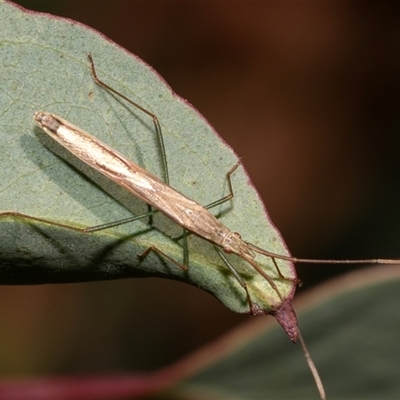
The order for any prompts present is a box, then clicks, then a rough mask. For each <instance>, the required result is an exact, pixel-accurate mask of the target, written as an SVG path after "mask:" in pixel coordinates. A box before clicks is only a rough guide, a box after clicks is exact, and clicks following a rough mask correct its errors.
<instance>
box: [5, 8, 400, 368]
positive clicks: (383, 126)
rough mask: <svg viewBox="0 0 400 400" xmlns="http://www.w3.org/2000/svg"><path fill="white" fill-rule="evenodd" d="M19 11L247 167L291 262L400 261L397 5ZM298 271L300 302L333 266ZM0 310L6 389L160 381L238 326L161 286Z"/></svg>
mask: <svg viewBox="0 0 400 400" xmlns="http://www.w3.org/2000/svg"><path fill="white" fill-rule="evenodd" d="M18 3H19V4H21V5H23V6H25V7H27V8H29V9H34V10H39V11H44V12H49V13H53V14H56V15H59V16H63V17H68V18H71V19H74V20H77V21H80V22H82V23H84V24H87V25H89V26H91V27H93V28H95V29H97V30H98V31H100V32H102V33H103V34H105V35H106V36H108V37H109V38H110V39H112V40H113V41H115V42H116V43H119V44H120V45H122V46H124V47H126V48H127V49H128V50H130V51H131V52H133V53H135V54H136V55H138V56H139V57H141V58H142V59H143V60H145V61H146V62H147V63H148V64H150V65H152V66H153V67H154V68H155V69H156V70H157V71H158V72H159V73H160V74H161V75H162V76H163V77H164V78H165V80H166V81H167V82H168V83H169V84H170V85H171V87H172V88H173V90H174V91H175V92H176V93H178V94H179V95H180V96H182V97H183V98H186V99H188V100H189V101H190V102H191V103H192V104H193V105H194V107H196V108H197V109H198V110H199V111H200V112H201V113H202V114H203V115H204V116H205V117H206V118H207V119H208V120H209V121H210V123H211V124H212V125H213V126H214V127H215V128H216V130H217V131H218V132H219V134H220V135H221V136H222V137H223V138H224V139H225V140H226V142H228V143H229V144H230V145H231V146H232V147H233V148H234V149H235V151H236V153H237V154H238V155H240V156H242V157H243V158H244V164H245V166H246V168H247V170H248V172H249V175H250V176H251V178H252V180H253V182H254V184H255V186H256V187H257V189H258V190H259V192H260V193H261V196H262V197H263V199H264V202H265V204H266V207H267V209H268V212H269V214H270V216H271V218H272V220H273V221H274V223H275V224H276V225H277V227H278V228H279V230H280V231H281V233H282V235H283V237H284V238H285V240H286V243H287V244H288V246H289V248H290V250H291V252H292V253H293V254H294V255H295V256H298V257H307V258H372V257H380V258H383V257H386V258H400V247H399V246H398V239H399V238H400V234H399V233H398V232H400V212H399V210H398V204H399V200H400V179H399V178H400V165H399V157H398V149H399V144H400V140H399V138H400V24H399V17H400V8H399V6H398V5H397V4H396V3H390V2H321V3H316V2H309V3H307V2H298V3H296V2H294V3H290V2H282V3H280V2H273V3H270V2H268V3H267V2H266V3H262V2H261V3H260V2H254V3H251V2H245V3H225V2H216V3H213V2H194V3H193V2H187V3H186V2H126V1H101V2H100V1H98V2H96V1H80V2H75V1H74V2H72V1H54V2H48V1H18ZM298 271H299V276H300V277H301V278H302V279H303V281H304V287H303V289H301V290H306V289H307V288H309V287H310V286H311V285H312V284H314V283H316V282H318V281H320V280H322V279H326V278H327V277H329V276H331V275H333V274H340V273H343V272H344V271H345V268H342V267H336V266H318V265H312V266H299V268H298ZM0 311H1V318H0V342H1V343H2V346H1V347H2V348H1V350H0V372H1V374H2V375H3V376H4V375H6V376H10V375H18V376H19V375H23V374H26V373H42V374H44V373H49V372H51V373H57V372H71V371H73V372H79V371H88V372H89V371H90V372H94V371H110V370H113V371H116V370H135V369H140V370H145V369H151V368H156V367H159V366H161V365H165V364H167V363H169V362H171V361H173V360H176V359H177V358H179V357H181V356H183V355H185V354H187V353H188V352H189V351H190V350H193V349H195V348H197V347H199V346H200V345H201V344H204V343H207V342H209V341H210V340H212V338H214V337H216V336H218V335H220V334H223V332H225V331H227V330H228V329H229V328H230V327H232V326H233V325H235V324H237V323H239V322H240V321H244V320H247V316H240V315H235V314H233V313H232V312H230V311H229V310H226V309H225V308H224V307H222V306H221V305H220V304H219V303H218V302H217V301H216V300H215V299H214V298H212V297H211V296H210V295H208V294H206V293H203V292H201V291H200V290H197V289H195V288H193V287H191V286H188V285H184V284H181V283H177V282H172V281H167V280H160V279H142V280H139V279H137V280H125V281H115V282H100V283H97V282H96V283H85V284H75V285H71V284H69V285H54V286H41V287H1V289H0ZM288 344H289V342H288Z"/></svg>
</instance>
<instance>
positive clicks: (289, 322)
mask: <svg viewBox="0 0 400 400" xmlns="http://www.w3.org/2000/svg"><path fill="white" fill-rule="evenodd" d="M270 314H271V315H272V316H273V317H275V319H276V320H277V321H278V323H279V324H280V325H281V327H282V328H283V330H284V331H285V332H286V334H287V335H288V336H289V338H290V340H291V341H292V342H293V343H296V341H297V338H298V336H299V328H298V324H297V316H296V313H295V311H294V309H293V306H292V304H291V303H290V302H289V301H287V300H286V301H284V302H283V303H282V304H281V305H280V306H279V308H278V309H277V310H276V311H272V312H270Z"/></svg>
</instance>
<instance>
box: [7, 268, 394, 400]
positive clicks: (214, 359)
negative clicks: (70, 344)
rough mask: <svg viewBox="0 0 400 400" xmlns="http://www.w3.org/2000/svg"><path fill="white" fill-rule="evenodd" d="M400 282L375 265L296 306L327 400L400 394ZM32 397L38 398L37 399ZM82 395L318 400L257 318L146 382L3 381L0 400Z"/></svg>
mask: <svg viewBox="0 0 400 400" xmlns="http://www.w3.org/2000/svg"><path fill="white" fill-rule="evenodd" d="M399 284H400V269H399V267H398V266H391V267H374V268H370V269H365V270H360V271H358V272H355V273H354V272H353V273H351V274H348V275H345V276H342V277H340V278H338V279H335V280H332V281H330V282H328V283H326V284H324V285H321V286H320V287H318V288H316V289H314V290H312V291H310V292H308V293H306V294H304V295H302V296H298V298H297V299H296V301H295V305H297V306H298V307H297V308H298V309H299V319H300V325H301V328H302V333H303V336H304V338H305V340H306V342H307V345H308V348H309V350H310V353H311V355H312V357H313V359H314V361H315V363H316V365H317V368H318V370H319V372H320V374H321V377H322V380H323V382H324V385H325V389H326V392H327V398H328V399H332V400H334V399H337V400H339V399H347V400H356V399H376V400H378V399H396V398H397V397H398V393H399V391H400V379H399V378H400V348H399V346H398V340H397V339H398V332H399V329H400V315H399V313H398V312H397V303H398V292H399V290H398V289H399ZM99 388H100V389H99ZM37 393H40V397H35V396H36V394H37ZM82 393H85V399H87V400H90V399H92V400H94V399H102V398H113V399H118V398H121V399H122V398H127V397H129V398H153V399H170V400H171V399H185V400H188V399H196V400H199V399H210V398H212V399H213V400H214V399H215V400H216V399H229V400H232V399H236V400H259V399H288V400H289V399H310V400H311V399H318V398H319V396H318V394H317V391H316V388H315V385H314V381H313V379H312V377H311V374H310V371H309V370H308V366H307V364H306V361H305V358H304V354H303V353H302V351H301V347H300V346H299V345H296V346H294V345H291V344H290V342H289V341H288V338H287V337H286V336H285V335H284V334H283V332H282V330H281V329H279V327H278V325H277V324H276V322H275V321H274V320H273V319H272V318H269V319H266V318H254V319H252V320H251V321H249V322H248V323H245V324H244V325H243V326H241V327H239V328H237V329H235V330H233V331H232V332H230V333H229V334H227V335H225V336H224V337H222V338H221V339H219V340H216V341H215V342H213V343H211V344H209V345H207V346H205V347H204V348H202V349H200V350H199V351H197V352H195V353H194V354H192V355H190V356H189V357H187V358H185V359H183V360H181V361H179V362H177V363H175V364H173V365H171V366H169V367H167V368H165V369H162V370H159V371H157V372H155V373H150V374H147V375H145V374H140V375H135V374H131V375H119V376H102V377H86V378H85V377H83V376H80V377H79V378H74V377H69V378H48V379H31V380H19V381H9V382H5V381H3V382H2V383H1V384H0V397H1V398H24V399H25V400H33V399H38V398H40V399H41V400H44V399H53V398H55V397H57V398H60V399H61V398H64V399H75V398H81V397H79V395H81V394H82ZM17 394H18V395H19V397H17ZM61 395H62V396H64V397H62V396H61ZM11 396H14V397H11ZM74 396H76V397H74ZM107 396H108V397H107Z"/></svg>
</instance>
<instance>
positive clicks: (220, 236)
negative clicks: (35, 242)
mask: <svg viewBox="0 0 400 400" xmlns="http://www.w3.org/2000/svg"><path fill="white" fill-rule="evenodd" d="M89 61H90V64H91V72H92V77H93V79H94V81H95V82H96V83H97V84H98V85H100V86H102V87H103V88H105V89H106V90H108V91H110V92H112V93H114V94H116V95H118V96H120V97H121V98H123V99H124V100H126V101H127V102H129V103H130V104H132V105H133V106H135V107H137V108H139V109H140V110H141V111H143V112H144V113H145V114H147V115H148V116H149V117H151V118H152V120H153V123H154V127H155V131H156V133H157V137H158V141H159V144H160V149H161V162H162V164H163V167H164V177H163V178H164V180H162V179H160V178H158V177H156V176H155V175H153V174H151V173H150V172H148V171H147V170H145V169H143V168H142V167H140V166H139V165H137V164H135V163H133V162H132V161H130V160H128V159H127V158H126V157H124V156H123V155H122V154H120V153H118V152H117V151H116V150H114V149H112V148H111V147H110V146H108V145H106V144H105V143H103V142H101V141H100V140H98V139H96V138H95V137H93V136H92V135H90V134H89V133H87V132H85V131H83V130H82V129H80V128H78V127H76V126H74V125H73V124H71V123H70V122H68V121H66V120H65V119H63V118H62V117H59V116H57V115H55V114H51V113H47V112H42V111H38V112H36V113H35V115H34V121H35V122H36V124H37V125H38V126H39V127H40V128H42V129H43V130H44V131H45V132H46V133H47V134H48V135H49V136H51V137H52V138H53V139H54V140H56V141H57V142H58V143H60V144H61V145H62V146H64V147H65V148H66V149H67V150H69V151H70V152H71V153H72V154H74V155H75V156H77V157H78V158H80V159H81V160H82V161H84V162H85V163H87V164H88V165H90V166H92V167H93V168H95V169H96V170H98V171H99V172H101V173H102V174H104V175H105V176H106V177H108V178H110V179H112V180H113V181H114V182H116V183H117V184H118V185H120V186H121V187H123V188H125V189H126V190H127V191H129V192H131V193H132V194H134V195H135V196H136V197H138V198H139V199H141V200H142V201H144V202H145V203H147V204H148V205H149V206H150V207H151V208H150V209H149V211H148V212H147V213H145V214H143V215H140V216H134V217H131V218H128V219H125V220H123V221H116V222H111V223H107V224H103V225H99V226H95V227H90V228H85V229H80V228H75V227H71V226H68V225H64V224H60V223H57V222H54V221H48V220H45V219H42V218H37V217H33V216H29V215H25V214H21V213H18V212H6V213H1V214H0V217H3V216H7V215H8V216H10V215H11V216H19V217H23V218H26V219H30V220H34V221H39V222H44V223H48V224H52V225H56V226H61V227H65V228H69V229H74V230H78V231H81V232H85V233H87V232H95V231H99V230H103V229H108V228H111V227H114V226H117V225H121V224H125V223H128V222H132V221H134V220H137V219H140V218H144V217H152V215H154V214H155V213H157V212H162V213H163V214H165V215H166V216H167V217H169V218H170V219H171V220H173V221H174V222H175V223H176V224H177V225H179V226H181V227H182V228H183V229H184V233H183V235H182V237H181V238H182V241H183V262H182V263H181V262H178V261H177V260H175V259H173V258H172V257H170V256H169V255H168V254H167V253H165V252H164V251H163V250H161V249H159V248H157V247H155V246H150V247H149V248H148V249H146V250H145V251H144V252H143V253H142V254H139V258H141V259H144V258H145V257H147V256H148V255H149V254H150V253H151V252H154V253H157V254H158V255H160V256H162V257H165V258H166V259H168V260H170V261H171V262H173V263H175V264H176V265H177V266H178V267H179V268H181V269H183V270H185V269H187V268H188V267H189V253H188V246H187V236H188V234H190V233H193V234H195V235H197V236H199V237H201V238H203V239H205V240H207V241H209V242H211V243H212V244H213V245H214V248H215V250H216V251H217V253H218V254H219V255H220V257H221V258H222V260H223V262H224V263H225V265H226V266H227V267H228V268H229V270H230V271H231V273H232V274H233V275H234V277H235V278H236V279H237V281H238V282H239V284H240V285H241V286H242V288H243V290H244V291H245V294H246V298H247V302H248V305H249V310H250V313H251V314H252V315H256V314H271V315H273V316H274V317H275V318H276V319H277V321H278V322H279V323H280V324H281V326H282V327H283V329H284V330H285V332H286V333H287V334H288V336H289V337H290V339H291V340H292V341H293V342H296V340H297V339H299V340H300V342H301V345H302V347H303V350H304V353H305V355H306V359H307V362H308V364H309V367H310V369H311V371H312V374H313V376H314V379H315V381H316V384H317V387H318V390H319V392H320V396H321V398H323V399H324V398H325V393H324V389H323V386H322V383H321V380H320V378H319V375H318V372H317V370H316V367H315V366H314V363H313V362H312V360H311V357H310V355H309V353H308V350H307V348H306V346H305V343H304V340H303V338H302V336H301V334H300V332H299V329H298V326H297V319H296V315H295V312H294V310H293V308H292V306H291V304H290V301H291V297H292V296H283V295H282V294H281V291H280V290H279V289H278V287H277V285H276V283H275V279H280V280H288V281H292V283H293V285H295V284H296V283H297V280H296V278H294V277H285V276H284V275H283V274H282V273H281V271H280V269H279V266H278V263H277V261H276V260H279V259H280V260H285V261H289V262H313V263H317V262H318V263H321V262H322V263H330V264H331V263H336V264H337V263H345V264H350V263H397V261H395V260H381V259H374V260H343V261H341V260H309V259H298V258H294V257H291V256H284V255H280V254H275V253H272V252H269V251H267V250H264V249H262V248H260V247H258V246H255V245H254V244H251V243H249V242H246V241H245V240H243V239H242V238H241V236H240V234H239V233H237V232H233V231H231V230H230V229H229V228H227V227H226V226H225V225H223V224H222V222H221V221H220V220H219V219H218V218H216V217H215V216H214V215H213V214H212V213H211V212H210V211H209V209H210V208H212V207H215V206H217V205H219V204H222V203H224V202H226V201H229V200H230V199H232V198H233V195H234V194H233V187H232V182H231V175H232V174H233V173H234V172H235V171H236V170H237V168H238V167H239V166H240V162H239V163H237V164H235V165H234V166H233V167H232V168H231V169H230V170H229V171H228V173H227V174H226V177H227V182H228V187H229V193H228V195H226V196H225V197H223V198H221V199H219V200H217V201H214V202H213V203H211V204H209V205H207V206H205V207H204V206H202V205H200V204H199V203H197V202H196V201H194V200H192V199H190V198H188V197H186V196H185V195H183V194H181V193H179V192H178V191H176V190H175V189H173V188H172V187H171V186H169V175H168V168H167V157H166V152H165V147H164V143H163V137H162V131H161V126H160V123H159V121H158V118H157V116H156V115H154V114H152V113H151V112H149V111H148V110H146V109H144V108H143V107H141V106H140V105H139V104H136V103H135V102H133V101H132V100H130V99H129V98H127V97H126V96H124V95H123V94H121V93H119V92H117V91H116V90H114V89H113V88H112V87H110V86H108V85H107V84H106V83H104V82H103V81H101V80H100V79H99V78H98V77H97V73H96V69H95V65H94V62H93V59H92V57H91V55H89ZM224 253H228V254H229V253H232V254H236V255H237V256H239V257H240V258H242V259H243V260H245V261H246V262H247V263H248V264H249V265H250V266H251V267H252V268H253V269H254V270H255V271H256V273H258V274H259V275H260V276H262V277H263V278H264V279H265V280H266V281H267V282H268V284H269V285H270V287H271V288H272V290H273V291H274V292H275V293H276V295H277V297H278V299H279V301H278V302H277V303H276V304H274V305H272V306H271V307H270V308H269V309H266V308H265V307H263V305H261V306H260V304H259V303H258V301H257V299H254V298H253V297H252V296H251V295H250V293H249V290H248V286H247V283H246V281H245V279H244V278H243V277H242V276H241V275H240V274H239V273H238V272H237V271H236V269H235V268H234V266H233V265H232V264H231V262H230V261H229V260H228V258H227V257H226V256H225V254H224ZM257 254H260V255H262V256H266V257H269V258H270V259H271V260H272V262H273V263H274V266H275V268H276V271H277V278H275V277H272V276H270V275H269V274H268V273H266V272H265V271H264V270H263V268H262V266H260V265H259V263H258V262H257V260H256V255H257Z"/></svg>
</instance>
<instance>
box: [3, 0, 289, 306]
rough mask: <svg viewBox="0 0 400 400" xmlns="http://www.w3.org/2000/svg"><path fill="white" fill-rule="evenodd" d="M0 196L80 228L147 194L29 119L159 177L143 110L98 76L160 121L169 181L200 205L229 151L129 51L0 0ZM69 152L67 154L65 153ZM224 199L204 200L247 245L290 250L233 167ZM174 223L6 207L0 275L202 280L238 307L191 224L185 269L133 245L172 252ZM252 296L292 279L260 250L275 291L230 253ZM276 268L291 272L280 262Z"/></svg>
mask: <svg viewBox="0 0 400 400" xmlns="http://www.w3.org/2000/svg"><path fill="white" fill-rule="evenodd" d="M0 18H1V23H0V57H1V60H2V73H1V74H0V110H1V114H0V136H1V137H0V140H1V157H0V163H1V166H0V168H1V171H3V173H2V179H1V181H0V207H1V210H2V211H3V212H10V211H15V212H19V213H23V214H27V215H30V216H35V217H38V218H43V219H46V220H49V221H53V222H57V223H63V224H66V225H68V226H73V227H81V228H83V227H90V226H95V225H98V224H103V223H108V222H113V221H117V220H120V219H123V218H126V217H129V216H131V215H132V214H134V215H135V214H136V215H140V214H141V213H143V212H145V211H146V210H147V208H146V205H144V204H143V203H141V202H140V201H139V200H138V199H135V198H133V197H132V196H131V195H129V194H128V193H126V192H124V191H122V190H121V189H120V188H119V187H118V186H117V185H115V184H113V183H112V182H109V181H108V180H107V179H105V178H103V177H101V176H100V175H99V174H98V173H97V172H96V171H93V170H91V169H90V168H88V167H86V166H84V165H82V163H80V162H79V160H76V159H75V158H74V157H73V156H71V155H69V154H68V153H66V152H65V151H62V149H60V148H59V146H58V145H56V144H55V143H53V142H52V141H51V140H49V138H48V137H47V136H46V135H45V134H44V133H43V132H42V131H41V130H40V129H39V128H38V127H36V126H35V125H34V123H33V121H32V116H33V114H34V112H35V111H38V110H41V111H47V112H52V113H55V114H58V115H60V116H62V117H63V118H65V119H67V120H69V121H71V122H72V123H73V124H75V125H77V126H79V127H81V128H82V129H84V130H87V131H88V132H90V133H92V134H93V135H95V136H96V137H98V138H99V139H101V140H103V141H104V142H106V143H107V144H109V145H110V146H112V147H113V148H115V149H117V150H119V151H120V152H122V153H123V154H124V155H126V156H127V157H128V158H130V159H132V160H134V161H135V162H137V163H138V164H140V165H141V166H143V167H144V168H146V169H147V170H149V171H151V172H153V173H154V174H156V175H158V176H162V174H163V171H162V170H161V162H160V156H159V149H158V147H157V140H156V138H155V135H154V127H153V124H152V121H151V119H150V118H149V117H148V116H147V115H144V114H143V113H142V112H141V111H140V110H137V109H134V108H133V107H131V106H129V105H127V104H126V103H124V102H123V101H121V99H118V98H116V97H115V96H113V95H111V94H110V93H107V92H106V91H104V90H103V89H101V88H99V87H97V86H96V85H95V83H94V82H93V80H92V79H91V75H90V68H89V63H88V60H87V54H88V53H91V54H92V55H93V58H94V61H95V63H96V66H97V70H98V75H99V77H100V78H101V79H103V80H104V81H106V82H107V83H108V84H109V85H111V86H112V87H113V88H115V89H116V90H119V91H121V92H123V93H124V94H125V95H126V96H128V97H129V98H131V99H132V100H134V101H136V102H137V103H139V104H140V105H142V106H143V107H145V108H146V109H148V110H149V111H151V112H153V113H155V114H156V115H157V116H158V117H159V119H160V122H161V125H162V129H163V133H164V140H165V147H166V151H167V157H168V165H169V172H170V178H171V185H172V186H173V187H174V188H176V189H177V190H178V191H180V192H182V193H184V194H186V195H187V196H188V197H190V198H193V199H195V200H196V201H198V202H199V203H201V204H209V203H211V202H213V201H215V200H216V199H219V198H221V197H223V196H224V195H225V194H226V193H227V190H228V187H227V182H226V178H225V174H226V172H227V171H228V170H229V169H230V168H231V167H232V166H233V165H235V163H236V162H237V157H236V156H235V154H234V153H233V151H232V150H231V149H230V148H229V147H228V146H227V145H226V144H225V143H224V142H223V141H222V140H221V139H220V138H219V137H218V136H217V135H216V133H215V132H214V130H213V129H212V128H211V127H210V126H209V124H208V123H207V122H206V121H205V120H204V118H203V117H201V116H200V115H199V114H198V113H197V112H196V111H195V110H194V109H193V108H192V107H191V106H190V105H189V104H188V103H187V102H186V101H184V100H182V99H180V98H179V97H178V96H176V95H175V94H174V93H173V92H172V91H171V89H170V88H169V87H168V86H167V85H166V84H165V82H164V81H163V80H162V78H161V77H160V76H158V75H157V74H156V73H155V71H153V70H152V69H151V68H150V67H149V66H147V65H146V64H145V63H143V62H142V61H141V60H139V59H138V58H136V57H134V56H133V55H131V54H129V53H128V52H127V51H125V50H124V49H122V48H120V47H119V46H117V45H116V44H114V43H112V42H110V41H109V40H107V39H106V38H105V37H103V36H102V35H100V34H99V33H97V32H95V31H93V30H91V29H89V28H87V27H85V26H83V25H81V24H78V23H76V22H73V21H70V20H63V19H60V18H56V17H52V16H49V15H44V14H37V13H33V12H27V11H25V10H22V9H20V8H16V7H15V6H13V5H11V3H8V2H4V1H0ZM65 160H67V162H66V161H65ZM233 185H234V190H235V197H234V199H233V201H231V202H229V203H226V204H224V205H222V206H219V207H217V208H216V209H213V212H215V213H216V214H218V215H220V217H221V220H222V221H223V223H224V224H226V225H227V226H228V227H229V228H231V229H232V230H233V231H238V232H240V233H241V235H242V237H243V238H244V239H245V240H246V241H249V242H252V243H254V244H255V245H257V246H260V247H262V248H265V249H268V250H269V251H272V252H275V253H279V254H288V253H287V249H286V247H285V245H284V243H283V242H282V240H281V238H280V236H279V233H278V232H277V230H276V229H275V227H274V226H273V225H272V224H271V222H270V221H269V220H268V217H267V215H266V213H265V210H264V208H263V205H262V203H261V201H260V199H259V197H258V195H257V193H256V192H255V190H254V188H253V187H252V185H251V182H250V181H249V178H248V177H247V175H246V174H245V172H244V170H243V168H239V170H238V171H237V172H235V174H234V176H233ZM180 234H181V229H180V228H179V227H177V226H176V225H174V224H173V223H172V222H171V221H169V220H168V219H167V218H165V217H164V216H162V215H157V216H156V217H155V223H154V226H153V227H150V226H149V225H148V221H147V220H141V221H136V222H134V223H132V224H126V225H122V226H119V227H116V228H113V229H107V230H103V231H99V232H96V233H93V234H86V235H85V234H82V233H78V232H75V231H73V230H70V229H64V228H60V227H57V226H54V225H51V224H44V223H39V222H37V221H36V222H35V221H33V220H29V219H24V218H15V217H12V216H7V217H5V216H4V214H3V218H1V219H0V257H1V259H0V282H1V283H3V284H35V283H48V282H53V283H54V282H71V281H84V280H97V279H115V278H122V277H133V276H149V275H152V276H164V277H169V278H173V279H178V280H183V281H185V282H188V283H191V284H193V285H196V286H199V287H202V288H204V289H205V290H207V291H209V292H211V293H213V294H214V295H215V296H217V297H218V298H219V299H220V300H221V301H222V302H223V303H224V304H225V305H226V306H227V307H229V308H231V309H232V310H235V311H238V312H248V310H249V307H248V303H247V300H246V296H245V293H244V290H243V288H242V287H241V286H240V285H239V283H238V282H237V280H236V279H235V278H234V276H233V275H232V274H231V273H230V272H229V270H228V269H227V268H226V266H225V265H224V264H223V263H222V261H221V259H220V258H219V257H218V256H217V255H216V253H215V252H214V250H213V248H212V246H211V244H209V243H207V242H205V241H204V240H202V239H199V238H197V237H195V235H191V236H190V237H189V241H190V268H189V270H188V271H187V272H185V271H183V270H181V269H180V268H178V267H177V266H176V265H175V264H174V263H170V262H166V260H160V258H159V257H157V256H153V255H152V256H150V257H148V258H146V260H145V261H143V262H139V261H138V259H137V256H136V255H137V254H139V253H141V252H143V251H144V250H145V249H146V248H148V247H149V246H151V245H154V246H156V247H158V248H160V249H162V250H163V251H165V252H166V253H168V254H169V255H170V256H171V257H172V258H174V259H176V260H181V259H182V245H181V243H180V242H179V241H176V240H172V239H171V238H174V237H177V236H179V235H180ZM231 260H232V263H233V264H234V266H235V268H236V269H237V270H238V271H239V272H240V273H241V274H242V276H243V279H245V281H246V282H247V284H248V288H249V291H250V294H251V296H252V297H253V300H254V301H257V303H258V304H259V305H260V306H261V307H262V308H263V309H264V310H266V311H269V310H271V309H274V308H276V307H277V306H279V304H280V303H281V302H282V299H289V300H290V299H291V298H292V296H293V292H294V284H293V282H292V281H289V280H284V279H281V278H279V277H278V276H277V273H276V269H275V266H274V264H273V263H272V261H271V260H269V259H268V258H264V259H263V260H262V261H261V260H260V262H262V268H263V269H264V270H265V271H266V273H267V274H269V275H271V276H272V277H274V278H275V279H276V285H277V286H278V289H279V292H280V293H281V297H282V298H279V296H278V295H277V293H276V292H275V291H274V290H272V288H271V286H270V284H269V283H268V282H267V281H266V280H265V279H264V278H262V277H261V276H259V275H258V274H256V273H255V271H253V269H251V268H250V267H249V265H247V264H245V263H244V262H243V261H241V260H239V259H238V258H237V257H232V258H231ZM280 268H281V271H282V273H283V274H284V275H285V276H287V277H293V276H294V274H295V273H294V268H293V266H292V265H291V264H290V263H286V262H280Z"/></svg>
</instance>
